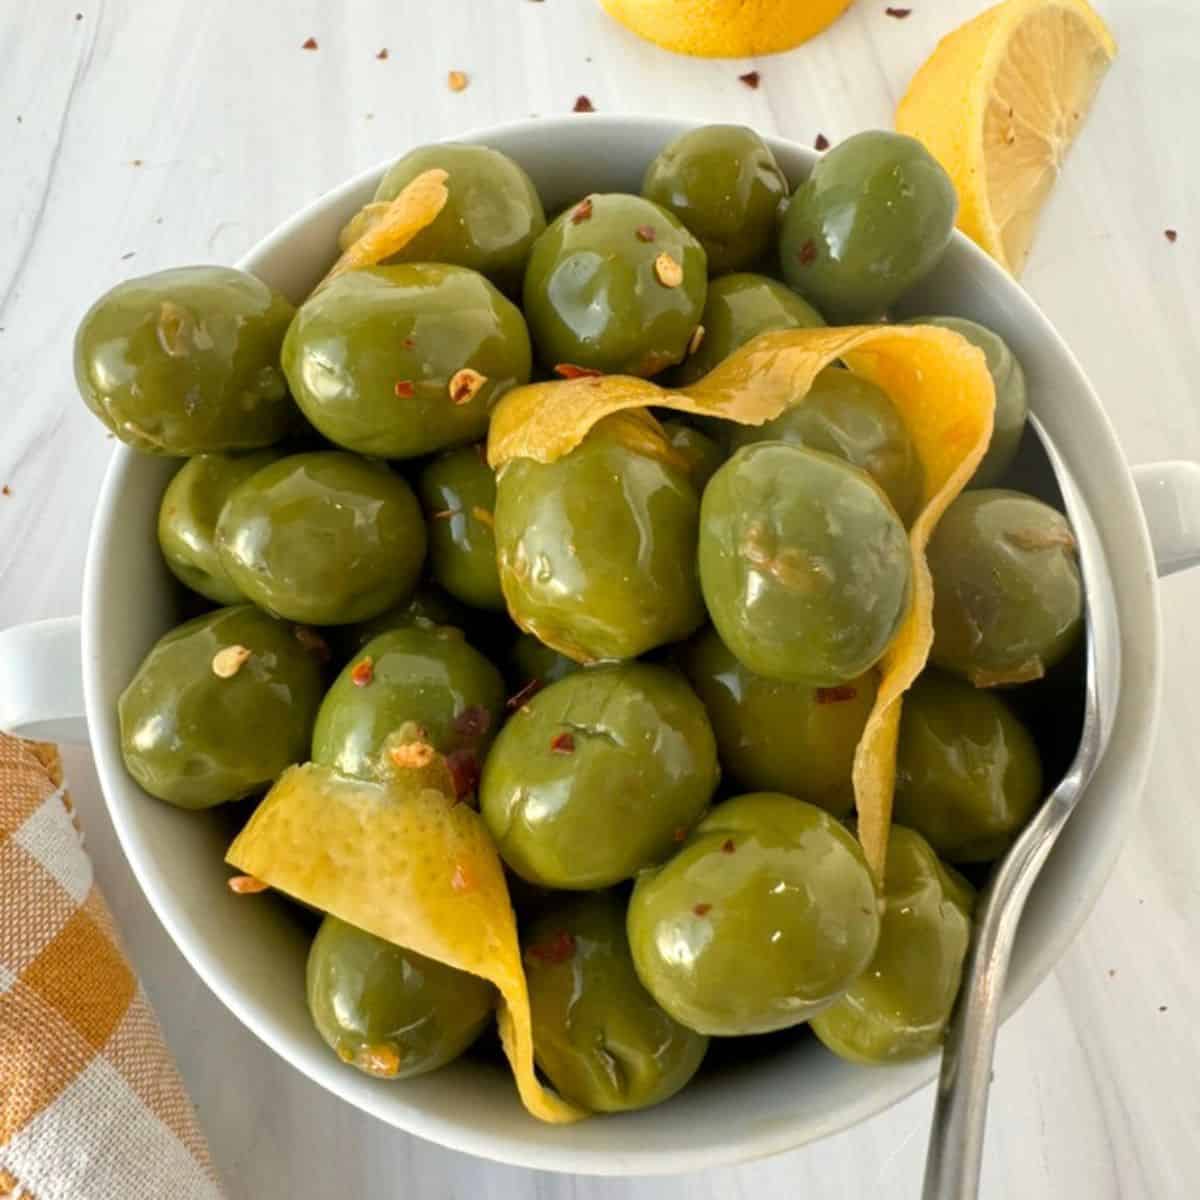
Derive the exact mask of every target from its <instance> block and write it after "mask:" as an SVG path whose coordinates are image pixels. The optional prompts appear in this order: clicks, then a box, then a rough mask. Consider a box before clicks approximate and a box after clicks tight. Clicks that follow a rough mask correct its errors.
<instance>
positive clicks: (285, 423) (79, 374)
mask: <svg viewBox="0 0 1200 1200" xmlns="http://www.w3.org/2000/svg"><path fill="white" fill-rule="evenodd" d="M292 312H293V309H292V306H291V305H290V304H289V303H288V302H287V301H286V300H285V299H284V298H283V297H282V296H281V295H280V294H279V293H278V292H276V291H274V290H273V289H271V288H269V287H268V286H267V285H266V284H265V283H263V282H262V280H260V279H255V277H254V276H253V275H247V274H246V272H245V271H237V270H234V269H233V268H232V267H176V268H174V269H173V270H169V271H158V272H156V273H155V274H153V275H144V276H142V277H141V278H139V279H127V280H126V281H125V282H124V283H119V284H117V286H116V287H115V288H113V289H112V290H111V291H109V292H106V293H105V294H104V295H103V296H101V297H100V299H99V300H97V301H96V303H95V304H93V305H92V307H91V308H90V309H88V311H87V314H86V315H85V316H84V318H83V320H82V321H81V322H80V325H79V331H78V332H77V333H76V335H75V380H76V383H77V384H78V385H79V392H80V395H82V396H83V399H84V401H85V403H86V404H87V406H88V408H90V409H91V410H92V412H94V413H95V414H96V416H98V417H99V418H100V420H101V421H103V422H104V424H105V425H107V426H108V428H109V429H111V430H112V432H113V433H115V434H116V435H117V437H119V438H120V439H121V441H123V442H127V443H128V444H129V445H131V446H133V447H134V448H135V449H137V450H142V451H147V452H149V453H151V454H173V455H192V454H204V453H206V452H208V451H213V450H254V449H257V448H258V447H260V446H269V445H271V444H272V443H274V442H277V441H279V440H280V439H281V438H283V437H285V436H286V435H287V434H288V433H289V432H290V431H291V430H292V429H293V428H295V426H296V424H297V419H298V414H297V412H296V407H295V405H294V404H293V403H292V401H291V398H290V397H289V396H288V389H287V382H286V381H285V380H284V377H283V372H282V371H281V370H280V369H279V347H280V345H281V343H282V342H283V335H284V333H285V332H286V330H287V327H288V322H289V321H290V320H291V319H292Z"/></svg>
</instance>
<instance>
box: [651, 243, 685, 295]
mask: <svg viewBox="0 0 1200 1200" xmlns="http://www.w3.org/2000/svg"><path fill="white" fill-rule="evenodd" d="M654 275H655V277H656V278H657V279H658V282H659V283H661V284H662V285H663V287H668V288H677V287H678V286H679V285H680V284H681V283H682V282H683V267H682V266H681V265H680V264H679V263H678V262H676V261H675V259H673V258H672V257H671V256H670V255H669V254H667V253H666V252H665V251H664V252H663V253H662V254H660V255H659V256H658V257H657V258H656V259H655V260H654Z"/></svg>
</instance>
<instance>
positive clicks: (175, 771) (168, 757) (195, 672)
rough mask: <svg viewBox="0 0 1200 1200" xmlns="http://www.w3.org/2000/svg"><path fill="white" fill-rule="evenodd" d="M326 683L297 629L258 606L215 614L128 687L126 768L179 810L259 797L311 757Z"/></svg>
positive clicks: (179, 633)
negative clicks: (310, 744)
mask: <svg viewBox="0 0 1200 1200" xmlns="http://www.w3.org/2000/svg"><path fill="white" fill-rule="evenodd" d="M321 686H322V684H321V668H320V664H319V659H318V657H317V656H316V655H315V654H314V653H312V652H311V651H310V650H309V649H307V648H306V644H305V643H304V642H302V641H301V640H300V639H299V638H298V637H297V636H296V632H295V631H294V630H293V629H292V627H291V626H288V625H284V624H282V623H281V622H279V621H276V620H274V619H273V618H271V617H269V616H267V615H266V614H265V613H261V612H259V611H258V610H257V609H255V608H252V607H251V606H250V605H248V604H245V605H241V606H239V607H236V608H219V609H217V611H216V612H211V613H206V614H205V615H204V616H202V617H197V618H195V620H192V621H188V622H186V623H185V624H183V625H180V626H179V627H178V628H177V629H173V630H171V632H170V633H168V634H166V635H165V636H163V637H161V638H160V639H159V640H158V641H157V642H156V643H155V645H154V647H153V648H152V649H151V651H150V653H149V654H147V655H146V657H145V659H144V660H143V661H142V664H141V666H140V667H138V669H137V674H136V675H134V677H133V679H132V680H131V682H130V684H129V686H128V687H127V688H126V689H125V690H124V691H123V692H122V693H121V698H120V701H119V702H118V706H117V710H118V716H119V719H120V726H121V753H122V755H123V756H124V759H125V766H126V768H127V769H128V771H129V773H130V775H132V776H133V778H134V780H135V781H136V782H137V783H138V784H139V785H140V786H141V787H142V788H144V789H145V790H146V791H147V792H149V793H150V795H152V796H157V797H158V798H159V799H160V800H166V801H167V803H169V804H174V805H176V806H177V807H179V808H193V809H195V808H212V807H213V806H214V805H217V804H225V803H227V802H228V801H231V800H241V799H242V798H243V797H245V796H252V795H254V793H256V792H258V791H261V790H262V789H264V788H266V787H268V786H269V785H270V784H271V783H272V782H273V781H274V779H275V777H276V776H277V775H278V774H279V773H280V772H281V771H283V770H284V768H285V767H288V766H291V764H292V763H295V762H302V761H303V760H304V759H305V758H306V757H307V755H308V740H309V736H310V735H311V733H312V727H313V720H314V719H315V717H316V713H317V705H318V704H319V703H320V701H321Z"/></svg>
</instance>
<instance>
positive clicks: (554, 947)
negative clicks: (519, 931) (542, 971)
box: [526, 929, 575, 964]
mask: <svg viewBox="0 0 1200 1200" xmlns="http://www.w3.org/2000/svg"><path fill="white" fill-rule="evenodd" d="M574 953H575V936H574V935H573V934H572V933H570V932H569V931H568V930H566V929H560V930H559V931H558V932H557V933H556V934H554V936H553V937H548V938H547V939H546V940H545V941H544V942H535V943H534V944H533V945H532V946H530V947H529V949H528V951H526V957H527V958H530V959H533V960H534V961H535V962H543V963H555V964H557V963H565V962H566V961H567V960H568V959H569V958H571V957H572V956H573V955H574Z"/></svg>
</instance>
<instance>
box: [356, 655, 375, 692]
mask: <svg viewBox="0 0 1200 1200" xmlns="http://www.w3.org/2000/svg"><path fill="white" fill-rule="evenodd" d="M374 678H375V660H374V659H373V658H372V657H371V656H370V655H369V654H368V655H367V656H366V658H360V659H359V660H358V662H356V663H355V664H354V666H353V667H351V668H350V682H351V683H352V684H354V686H355V687H366V686H367V684H368V683H370V682H371V680H372V679H374Z"/></svg>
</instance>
